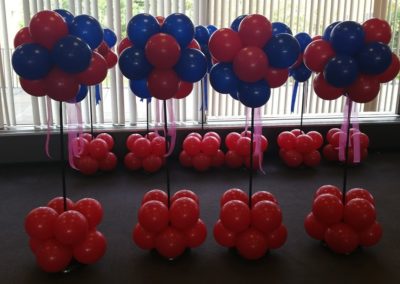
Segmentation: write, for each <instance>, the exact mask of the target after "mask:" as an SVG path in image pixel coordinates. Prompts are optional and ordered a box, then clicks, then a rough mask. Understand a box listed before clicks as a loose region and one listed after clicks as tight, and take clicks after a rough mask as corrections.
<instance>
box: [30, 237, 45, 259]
mask: <svg viewBox="0 0 400 284" xmlns="http://www.w3.org/2000/svg"><path fill="white" fill-rule="evenodd" d="M44 242H45V241H42V240H39V239H35V238H30V239H29V248H30V249H31V251H32V252H33V254H35V255H36V253H37V251H38V249H39V247H40V246H41V245H42V244H43V243H44Z"/></svg>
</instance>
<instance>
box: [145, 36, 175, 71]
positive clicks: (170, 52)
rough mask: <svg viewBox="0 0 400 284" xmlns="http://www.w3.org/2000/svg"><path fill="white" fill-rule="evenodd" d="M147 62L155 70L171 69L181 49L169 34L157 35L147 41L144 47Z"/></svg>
mask: <svg viewBox="0 0 400 284" xmlns="http://www.w3.org/2000/svg"><path fill="white" fill-rule="evenodd" d="M145 53H146V58H147V60H148V61H149V62H150V63H151V64H152V65H154V66H155V67H156V68H160V69H168V68H172V67H173V66H174V65H175V64H176V63H177V62H178V60H179V57H180V53H181V48H180V47H179V44H178V42H177V41H176V40H175V38H174V37H173V36H171V35H169V34H165V33H157V34H155V35H153V36H152V37H150V38H149V39H148V40H147V43H146V46H145Z"/></svg>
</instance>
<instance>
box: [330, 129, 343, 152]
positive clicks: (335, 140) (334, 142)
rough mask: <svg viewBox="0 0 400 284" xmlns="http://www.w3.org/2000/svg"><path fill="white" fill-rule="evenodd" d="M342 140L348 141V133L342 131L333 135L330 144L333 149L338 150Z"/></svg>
mask: <svg viewBox="0 0 400 284" xmlns="http://www.w3.org/2000/svg"><path fill="white" fill-rule="evenodd" d="M341 139H343V141H346V133H344V132H343V131H341V130H340V131H338V132H336V133H334V134H333V135H332V137H331V142H330V143H331V144H332V146H333V147H335V148H338V147H339V144H340V140H341Z"/></svg>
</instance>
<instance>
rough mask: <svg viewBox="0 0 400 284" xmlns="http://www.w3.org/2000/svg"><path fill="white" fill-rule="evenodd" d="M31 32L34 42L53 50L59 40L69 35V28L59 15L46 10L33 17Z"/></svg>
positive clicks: (30, 26)
mask: <svg viewBox="0 0 400 284" xmlns="http://www.w3.org/2000/svg"><path fill="white" fill-rule="evenodd" d="M29 32H30V34H31V36H32V39H33V41H34V42H36V43H39V44H40V45H43V46H44V47H46V48H47V49H50V50H51V49H52V48H53V45H54V44H55V43H56V42H57V41H58V40H59V39H61V38H62V37H64V36H66V35H68V26H67V23H66V22H65V20H64V19H63V17H61V16H60V15H59V14H58V13H56V12H53V11H47V10H44V11H40V12H38V13H36V14H35V15H34V16H33V17H32V19H31V21H30V22H29Z"/></svg>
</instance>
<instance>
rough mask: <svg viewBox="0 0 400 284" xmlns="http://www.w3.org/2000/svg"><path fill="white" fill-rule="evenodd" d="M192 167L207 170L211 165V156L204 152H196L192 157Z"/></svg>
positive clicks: (201, 170)
mask: <svg viewBox="0 0 400 284" xmlns="http://www.w3.org/2000/svg"><path fill="white" fill-rule="evenodd" d="M192 163H193V168H194V169H195V170H196V171H199V172H204V171H207V170H208V169H209V168H210V167H211V158H210V156H208V155H206V154H204V153H198V154H196V155H195V156H193V158H192Z"/></svg>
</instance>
